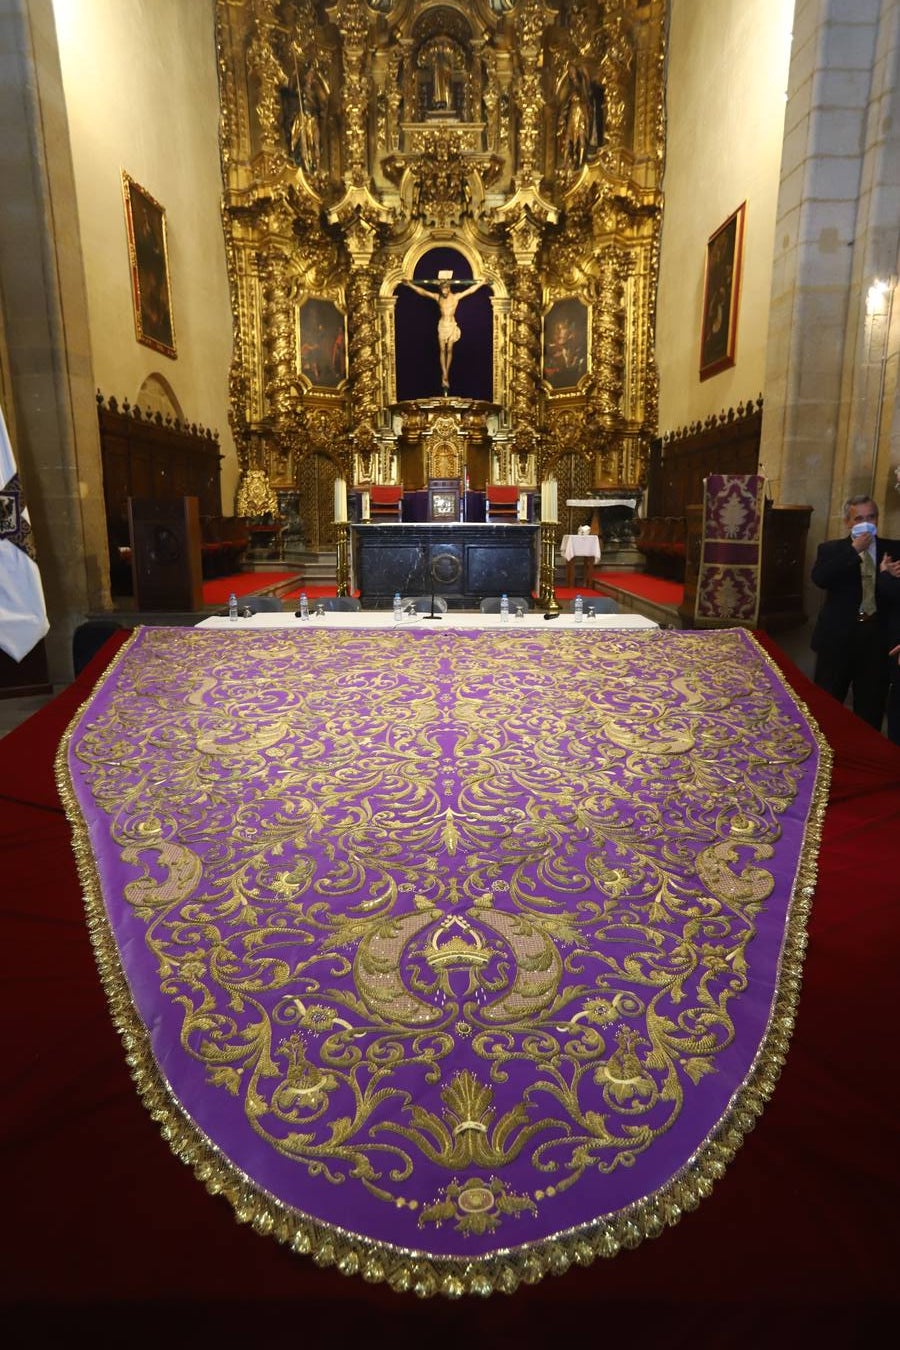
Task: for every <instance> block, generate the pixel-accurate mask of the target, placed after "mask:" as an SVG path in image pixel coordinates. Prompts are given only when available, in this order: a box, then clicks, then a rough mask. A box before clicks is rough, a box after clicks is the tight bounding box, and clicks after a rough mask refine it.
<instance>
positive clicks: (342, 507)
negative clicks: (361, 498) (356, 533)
mask: <svg viewBox="0 0 900 1350" xmlns="http://www.w3.org/2000/svg"><path fill="white" fill-rule="evenodd" d="M334 518H335V520H336V521H345V520H346V519H347V484H346V482H345V480H344V479H343V478H336V479H335V480H334Z"/></svg>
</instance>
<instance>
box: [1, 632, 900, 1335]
mask: <svg viewBox="0 0 900 1350" xmlns="http://www.w3.org/2000/svg"><path fill="white" fill-rule="evenodd" d="M126 636H127V634H124V633H123V634H120V635H116V637H115V638H113V639H111V640H110V642H109V643H107V645H106V646H105V647H104V649H103V651H102V652H101V653H100V654H98V656H97V657H95V658H94V660H93V661H92V662H91V663H90V665H89V666H88V667H87V669H86V670H85V671H84V672H83V673H82V675H81V676H80V677H79V679H78V680H77V681H76V682H75V683H74V684H73V685H72V686H71V687H70V688H69V689H67V690H66V691H65V692H64V693H62V694H60V695H59V696H58V697H57V698H56V699H54V700H53V701H52V702H50V703H49V704H47V705H46V706H45V707H44V708H43V709H42V710H41V711H40V712H39V713H37V714H36V715H35V716H34V717H32V718H31V719H30V720H29V721H28V722H27V723H25V724H24V725H23V726H21V727H20V728H18V729H17V730H16V731H14V732H12V733H11V734H10V735H8V736H7V737H6V738H5V739H4V740H2V741H0V767H2V778H0V783H2V788H0V793H2V801H3V809H2V827H0V845H2V850H3V852H2V856H3V862H4V886H3V897H4V898H3V901H2V913H3V939H4V941H3V953H4V962H3V979H2V999H3V1004H2V1014H3V1015H2V1025H3V1027H4V1029H5V1032H6V1035H5V1055H4V1067H5V1070H6V1072H5V1073H4V1075H3V1086H2V1093H3V1102H2V1126H0V1138H2V1159H3V1165H4V1166H3V1174H4V1217H5V1225H4V1231H5V1237H6V1242H5V1255H4V1261H3V1264H2V1291H3V1300H4V1305H5V1326H6V1327H7V1328H10V1327H13V1328H16V1329H18V1328H19V1327H22V1328H23V1329H27V1330H28V1331H29V1333H30V1337H31V1339H35V1340H36V1342H37V1343H38V1344H40V1343H41V1340H40V1333H41V1332H42V1331H44V1332H48V1331H49V1329H50V1328H51V1327H56V1328H59V1329H64V1330H65V1332H66V1334H68V1335H71V1334H73V1332H74V1330H75V1329H76V1328H78V1327H83V1328H85V1329H92V1330H93V1329H94V1328H96V1327H97V1326H100V1327H102V1328H105V1329H107V1330H108V1332H109V1333H110V1335H112V1334H113V1333H114V1332H115V1333H117V1334H121V1333H123V1332H125V1331H127V1333H128V1335H129V1340H130V1343H131V1344H134V1343H139V1344H144V1343H149V1341H150V1340H151V1339H153V1340H154V1341H155V1340H158V1339H159V1337H160V1336H163V1337H165V1339H166V1341H167V1343H168V1344H186V1343H187V1342H188V1340H189V1339H190V1336H191V1332H192V1331H194V1332H196V1331H198V1330H200V1329H202V1331H203V1333H204V1337H205V1340H204V1343H205V1344H211V1343H212V1342H213V1340H214V1339H215V1338H220V1339H221V1340H222V1343H225V1344H229V1343H233V1342H234V1340H235V1339H236V1338H237V1337H238V1336H239V1335H243V1334H249V1333H250V1332H251V1331H252V1332H253V1334H254V1336H255V1337H256V1338H260V1337H268V1336H272V1337H274V1336H276V1335H277V1336H281V1337H283V1336H284V1334H285V1332H286V1331H289V1330H290V1329H291V1328H293V1330H294V1331H295V1332H300V1333H302V1335H303V1339H304V1341H306V1342H309V1343H321V1340H322V1338H324V1337H325V1336H329V1337H330V1338H331V1339H332V1342H333V1343H334V1344H336V1345H337V1344H342V1345H350V1344H352V1343H353V1341H354V1340H355V1339H356V1338H357V1337H360V1338H361V1337H364V1336H370V1335H371V1334H372V1331H373V1329H374V1328H375V1327H377V1326H378V1325H379V1321H373V1318H374V1319H381V1318H383V1319H384V1321H383V1322H381V1323H380V1325H381V1326H382V1327H383V1328H384V1330H385V1332H386V1334H389V1335H390V1336H391V1337H392V1339H393V1340H394V1342H395V1343H412V1340H413V1339H415V1340H416V1341H417V1342H418V1341H419V1339H420V1338H421V1337H427V1338H428V1341H429V1342H430V1343H432V1344H441V1345H444V1344H446V1345H449V1344H457V1345H458V1344H461V1343H463V1342H464V1341H465V1340H466V1339H467V1338H470V1337H471V1336H472V1335H473V1333H474V1334H477V1335H478V1337H479V1339H481V1340H484V1341H485V1342H487V1341H492V1342H494V1343H496V1344H500V1345H507V1344H508V1345H512V1344H516V1345H530V1344H538V1343H541V1342H543V1340H544V1339H545V1338H546V1335H547V1333H548V1332H552V1334H553V1335H554V1336H555V1337H557V1338H558V1337H560V1336H571V1337H572V1338H575V1337H577V1338H579V1339H581V1338H583V1337H585V1336H587V1335H591V1336H592V1338H593V1336H594V1335H596V1334H597V1333H598V1332H599V1331H600V1329H601V1328H602V1331H603V1335H604V1338H605V1339H607V1340H608V1338H609V1336H611V1335H616V1336H617V1338H619V1339H624V1338H625V1337H626V1336H628V1337H630V1344H632V1345H648V1344H653V1343H665V1344H666V1345H667V1346H668V1347H672V1346H685V1347H687V1346H692V1347H698V1346H702V1347H706V1346H729V1347H731V1346H747V1347H750V1346H754V1347H755V1346H758V1345H760V1344H767V1345H785V1346H786V1345H788V1344H789V1343H793V1342H794V1341H795V1340H796V1338H797V1337H798V1335H799V1334H800V1333H801V1332H802V1333H804V1336H805V1338H807V1339H810V1340H812V1339H815V1340H817V1341H818V1344H819V1345H820V1346H821V1345H834V1346H838V1345H840V1346H848V1345H863V1344H868V1343H871V1341H872V1339H873V1338H874V1336H875V1333H876V1329H877V1328H879V1327H880V1325H881V1323H882V1321H883V1319H884V1317H885V1316H886V1315H889V1314H890V1312H891V1311H896V1307H897V1301H898V1299H897V1277H896V1271H897V1259H898V1243H897V1237H896V1232H897V1225H896V1212H897V1203H898V1197H900V1186H898V1171H900V1168H898V1161H897V1148H896V1125H895V1120H894V1114H893V1110H892V1107H891V1100H892V1095H893V1089H892V1082H893V1064H894V1058H895V1053H894V1041H895V1036H894V989H895V987H896V959H897V958H896V953H897V951H898V949H900V905H898V900H900V868H898V866H897V863H896V861H895V860H896V857H897V847H896V838H897V834H898V831H900V751H898V750H897V749H896V748H895V747H893V746H891V745H890V744H889V743H888V742H887V741H886V740H884V739H883V738H882V737H880V736H878V735H877V734H876V733H875V732H873V731H872V730H871V729H870V728H869V727H867V726H866V725H864V724H863V723H861V722H860V721H858V720H857V719H856V718H855V717H853V715H852V714H851V713H849V712H848V711H846V710H845V709H843V708H841V707H839V705H838V704H837V703H836V702H834V700H832V699H831V698H830V697H829V696H828V695H825V694H823V693H822V692H821V691H819V690H818V689H816V688H814V686H813V685H812V684H811V683H810V682H809V681H808V680H806V679H805V678H804V677H803V676H802V674H801V673H800V672H799V671H798V670H797V669H796V667H794V666H793V665H792V664H791V663H790V662H788V661H787V660H786V659H784V658H782V657H781V656H780V655H779V654H778V652H777V649H776V648H775V646H774V644H773V643H772V642H771V641H770V640H767V639H765V638H764V639H763V643H764V645H765V646H766V648H767V650H769V651H770V652H771V653H772V655H773V656H774V657H775V658H776V659H777V660H778V662H779V664H780V665H781V666H782V668H783V669H784V670H785V672H786V673H787V674H788V676H789V678H790V679H791V682H792V683H793V685H794V687H795V688H796V689H797V691H798V693H799V695H800V697H801V698H802V699H803V700H804V701H805V702H806V703H807V705H808V706H809V708H810V710H811V711H812V713H813V715H814V716H815V717H816V718H817V720H818V721H819V724H820V726H821V728H822V730H823V732H824V733H825V735H826V737H827V738H828V740H829V742H830V744H831V745H832V747H833V749H834V751H835V757H834V768H833V774H832V786H831V793H830V799H829V809H828V813H827V816H826V820H825V828H824V837H823V845H822V851H821V855H820V862H819V880H818V885H817V888H816V896H815V901H814V905H813V911H812V916H811V920H810V925H809V936H810V945H809V953H808V957H807V963H806V968H805V974H804V982H803V992H802V995H801V1000H800V1010H799V1016H798V1022H797V1027H796V1031H795V1033H794V1037H793V1040H792V1043H791V1047H790V1050H789V1052H788V1057H787V1064H786V1067H785V1070H784V1072H783V1074H782V1077H781V1081H780V1083H779V1084H778V1087H777V1089H776V1091H775V1093H774V1096H773V1098H772V1101H771V1102H770V1103H769V1105H768V1107H767V1109H766V1111H765V1112H764V1114H763V1116H762V1118H761V1120H760V1121H759V1123H758V1125H757V1127H756V1129H755V1131H754V1132H753V1134H752V1135H750V1137H749V1138H748V1140H747V1141H746V1143H745V1145H744V1148H743V1149H742V1150H741V1152H740V1153H739V1154H738V1156H737V1157H736V1158H735V1160H734V1161H733V1163H732V1164H731V1166H730V1167H729V1169H728V1170H727V1172H726V1174H725V1175H724V1177H723V1178H722V1179H721V1180H720V1181H719V1182H718V1183H717V1184H716V1186H715V1188H714V1189H713V1192H712V1194H711V1196H710V1197H709V1198H708V1199H707V1200H705V1201H704V1202H703V1203H702V1204H701V1206H700V1207H699V1209H698V1210H697V1211H696V1212H695V1213H693V1214H689V1215H686V1216H685V1217H684V1219H683V1221H682V1222H681V1224H679V1225H678V1226H677V1227H675V1228H671V1229H667V1230H666V1231H665V1232H664V1233H663V1235H662V1236H661V1237H660V1238H659V1239H658V1240H656V1241H654V1242H646V1243H644V1244H643V1245H642V1246H641V1247H640V1248H639V1249H638V1250H636V1251H634V1252H623V1253H622V1254H620V1255H619V1256H618V1257H616V1258H615V1259H614V1260H612V1261H610V1262H598V1263H595V1264H594V1265H592V1266H591V1267H589V1268H587V1269H573V1270H570V1271H569V1272H568V1273H567V1274H566V1275H565V1276H563V1277H561V1278H558V1279H556V1278H547V1279H545V1280H544V1281H543V1282H542V1283H541V1284H539V1285H537V1286H535V1287H533V1288H526V1287H523V1288H520V1289H519V1291H518V1292H517V1293H516V1294H515V1295H514V1296H513V1297H512V1298H511V1299H508V1298H505V1297H503V1296H501V1295H495V1296H494V1297H493V1298H492V1299H490V1300H489V1301H488V1302H487V1303H485V1304H481V1303H478V1304H475V1303H473V1302H472V1301H467V1302H465V1303H463V1304H452V1303H447V1302H445V1301H444V1300H431V1301H428V1302H421V1301H419V1300H417V1299H415V1298H414V1297H413V1296H412V1295H398V1294H394V1293H392V1292H391V1291H390V1290H389V1289H387V1288H385V1287H383V1286H369V1285H367V1284H366V1283H365V1282H364V1281H363V1280H362V1279H360V1278H358V1277H356V1278H353V1279H345V1278H343V1276H341V1275H339V1274H338V1273H337V1272H336V1271H334V1270H322V1269H317V1268H316V1267H315V1266H313V1265H312V1263H311V1262H309V1261H308V1260H307V1259H306V1258H303V1257H301V1256H298V1255H295V1254H293V1253H291V1252H289V1251H287V1250H285V1249H284V1248H282V1247H280V1246H278V1245H277V1244H276V1243H275V1242H274V1241H272V1240H271V1239H270V1238H266V1237H262V1236H259V1235H257V1234H255V1233H254V1232H252V1231H250V1230H249V1229H247V1228H245V1227H242V1226H241V1225H240V1224H238V1223H236V1222H235V1219H234V1217H233V1213H232V1210H231V1208H230V1206H229V1205H227V1204H226V1203H225V1202H224V1201H223V1200H221V1199H220V1198H217V1197H213V1196H210V1195H209V1194H208V1193H207V1192H206V1191H205V1189H204V1187H203V1186H202V1184H201V1183H200V1182H198V1181H197V1180H196V1179H195V1178H194V1177H193V1176H192V1174H191V1173H190V1171H189V1169H188V1168H186V1167H184V1166H182V1165H180V1164H179V1163H178V1162H177V1161H176V1160H175V1159H174V1158H173V1157H172V1155H171V1153H170V1151H169V1148H168V1145H167V1144H166V1143H165V1142H164V1141H163V1140H162V1139H161V1138H160V1136H159V1132H158V1128H157V1126H156V1125H155V1124H154V1122H153V1121H152V1119H151V1118H150V1116H149V1114H148V1113H147V1112H146V1111H145V1109H144V1107H143V1106H142V1104H141V1102H140V1101H139V1099H138V1097H137V1094H136V1092H135V1090H134V1088H133V1085H132V1083H131V1080H130V1079H129V1076H128V1070H127V1065H126V1061H125V1053H124V1050H123V1047H122V1045H121V1043H120V1042H119V1039H118V1037H117V1034H116V1032H115V1031H114V1029H113V1027H112V1024H111V1021H110V1018H109V1014H108V1012H107V1009H106V1005H105V1001H104V996H103V993H102V990H101V987H100V983H99V980H98V977H97V974H96V971H95V968H94V963H93V957H92V953H91V948H90V942H89V938H88V934H87V931H86V926H85V922H84V915H83V910H82V902H81V894H80V890H79V885H78V880H77V876H76V871H75V863H74V858H73V856H72V851H71V846H70V841H69V827H68V824H67V822H66V819H65V816H64V813H63V809H62V806H61V804H60V802H59V798H58V795H57V792H56V787H55V783H54V778H53V758H54V754H55V751H56V746H57V744H58V741H59V738H60V736H61V735H62V733H63V731H64V730H65V727H66V726H67V724H68V722H69V720H70V718H71V716H72V714H73V713H74V711H75V709H76V708H77V707H78V706H79V705H80V703H81V702H82V701H83V700H84V698H85V697H86V695H87V692H88V690H89V689H90V687H91V685H92V683H93V681H94V680H95V679H96V678H97V675H98V674H99V672H100V671H101V670H102V669H103V667H104V665H105V663H106V662H107V661H108V660H109V659H111V656H112V654H113V653H114V652H115V650H116V649H117V647H118V646H119V645H120V644H121V643H122V642H123V641H124V640H125V638H126ZM101 1314H102V1323H101V1322H98V1321H97V1319H98V1317H99V1316H100V1315H101ZM591 1328H593V1330H590V1329H591ZM179 1337H182V1338H183V1339H179ZM310 1338H312V1339H310ZM16 1343H18V1342H16ZM45 1343H46V1342H45Z"/></svg>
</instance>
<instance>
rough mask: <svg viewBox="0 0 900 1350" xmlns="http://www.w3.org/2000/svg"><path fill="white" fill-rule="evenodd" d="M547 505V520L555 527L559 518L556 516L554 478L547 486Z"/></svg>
mask: <svg viewBox="0 0 900 1350" xmlns="http://www.w3.org/2000/svg"><path fill="white" fill-rule="evenodd" d="M547 505H548V508H549V513H548V515H547V519H548V520H549V521H550V522H551V524H553V525H556V524H557V523H558V520H559V517H558V515H557V502H556V479H555V478H551V479H550V481H549V482H548V484H547Z"/></svg>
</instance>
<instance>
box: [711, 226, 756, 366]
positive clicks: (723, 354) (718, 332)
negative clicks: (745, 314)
mask: <svg viewBox="0 0 900 1350" xmlns="http://www.w3.org/2000/svg"><path fill="white" fill-rule="evenodd" d="M745 207H746V203H744V202H742V203H741V205H740V206H739V207H738V209H737V210H736V211H735V212H734V213H733V214H732V215H730V216H729V217H728V219H727V220H726V221H725V223H724V224H723V225H720V226H719V228H718V229H717V230H716V231H715V233H713V234H711V235H710V237H709V239H708V241H707V244H706V282H705V285H704V288H703V324H702V328H701V333H700V378H701V380H707V379H709V377H710V375H717V374H718V372H719V371H720V370H727V369H728V367H729V366H733V365H734V354H735V346H736V337H737V318H738V301H739V299H740V283H741V254H742V250H743V244H744V211H745Z"/></svg>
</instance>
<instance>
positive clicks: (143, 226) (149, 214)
mask: <svg viewBox="0 0 900 1350" xmlns="http://www.w3.org/2000/svg"><path fill="white" fill-rule="evenodd" d="M122 194H123V197H124V200H125V229H126V232H127V235H128V260H129V264H130V268H131V294H132V302H133V306H134V331H135V336H136V338H137V340H138V342H142V343H143V344H144V346H146V347H152V348H153V350H154V351H157V352H162V354H163V356H169V357H171V358H172V360H175V358H176V356H177V352H176V350H175V322H174V319H173V317H172V286H171V280H170V277H169V249H168V239H167V235H166V213H165V209H164V208H163V207H162V206H161V205H160V204H159V202H158V201H157V200H156V198H155V197H152V196H151V195H150V193H149V192H148V191H147V190H146V188H142V187H141V185H140V184H139V183H136V182H135V180H134V179H133V178H132V177H131V175H130V174H127V173H125V172H124V170H123V172H122Z"/></svg>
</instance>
